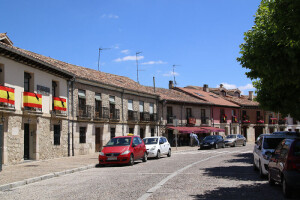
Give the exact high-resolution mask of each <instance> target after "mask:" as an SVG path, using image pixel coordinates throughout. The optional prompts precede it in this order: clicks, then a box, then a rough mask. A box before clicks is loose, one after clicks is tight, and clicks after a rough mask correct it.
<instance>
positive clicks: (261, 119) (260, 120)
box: [256, 116, 265, 124]
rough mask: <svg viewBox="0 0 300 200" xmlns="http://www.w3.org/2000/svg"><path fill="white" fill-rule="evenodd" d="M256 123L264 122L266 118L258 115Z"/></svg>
mask: <svg viewBox="0 0 300 200" xmlns="http://www.w3.org/2000/svg"><path fill="white" fill-rule="evenodd" d="M256 123H257V124H264V123H265V121H264V118H263V117H262V116H257V118H256Z"/></svg>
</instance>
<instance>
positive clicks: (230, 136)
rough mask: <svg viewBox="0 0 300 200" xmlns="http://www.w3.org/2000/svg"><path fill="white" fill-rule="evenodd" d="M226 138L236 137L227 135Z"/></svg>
mask: <svg viewBox="0 0 300 200" xmlns="http://www.w3.org/2000/svg"><path fill="white" fill-rule="evenodd" d="M226 138H236V135H227V136H226Z"/></svg>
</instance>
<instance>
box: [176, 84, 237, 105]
mask: <svg viewBox="0 0 300 200" xmlns="http://www.w3.org/2000/svg"><path fill="white" fill-rule="evenodd" d="M175 89H176V90H179V91H182V92H185V93H187V94H190V95H192V96H194V97H196V98H199V99H203V100H205V101H208V102H211V103H213V104H214V105H220V106H228V107H240V106H238V105H237V104H234V103H232V102H230V101H227V100H225V99H223V98H221V97H220V96H218V95H216V94H214V93H212V92H205V91H203V90H200V89H191V88H180V87H177V88H175Z"/></svg>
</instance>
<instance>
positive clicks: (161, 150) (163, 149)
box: [159, 137, 166, 154]
mask: <svg viewBox="0 0 300 200" xmlns="http://www.w3.org/2000/svg"><path fill="white" fill-rule="evenodd" d="M159 147H160V153H161V154H165V151H166V150H165V144H164V140H163V138H162V137H161V138H159Z"/></svg>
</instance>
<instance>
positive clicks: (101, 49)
mask: <svg viewBox="0 0 300 200" xmlns="http://www.w3.org/2000/svg"><path fill="white" fill-rule="evenodd" d="M108 49H110V48H99V56H98V71H100V54H101V51H103V50H108Z"/></svg>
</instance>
